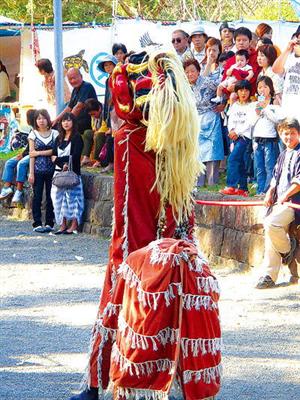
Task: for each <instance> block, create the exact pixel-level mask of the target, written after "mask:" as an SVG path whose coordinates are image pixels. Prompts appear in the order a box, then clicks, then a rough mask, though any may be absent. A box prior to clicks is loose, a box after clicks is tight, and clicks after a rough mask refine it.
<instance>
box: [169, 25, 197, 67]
mask: <svg viewBox="0 0 300 400" xmlns="http://www.w3.org/2000/svg"><path fill="white" fill-rule="evenodd" d="M172 44H173V46H174V49H175V51H176V53H177V55H178V56H179V58H180V59H181V61H182V62H183V63H184V62H185V61H187V60H188V59H191V58H194V57H193V54H192V52H191V49H190V47H189V35H188V34H187V33H186V32H185V31H183V30H181V29H177V30H176V31H174V32H173V33H172Z"/></svg>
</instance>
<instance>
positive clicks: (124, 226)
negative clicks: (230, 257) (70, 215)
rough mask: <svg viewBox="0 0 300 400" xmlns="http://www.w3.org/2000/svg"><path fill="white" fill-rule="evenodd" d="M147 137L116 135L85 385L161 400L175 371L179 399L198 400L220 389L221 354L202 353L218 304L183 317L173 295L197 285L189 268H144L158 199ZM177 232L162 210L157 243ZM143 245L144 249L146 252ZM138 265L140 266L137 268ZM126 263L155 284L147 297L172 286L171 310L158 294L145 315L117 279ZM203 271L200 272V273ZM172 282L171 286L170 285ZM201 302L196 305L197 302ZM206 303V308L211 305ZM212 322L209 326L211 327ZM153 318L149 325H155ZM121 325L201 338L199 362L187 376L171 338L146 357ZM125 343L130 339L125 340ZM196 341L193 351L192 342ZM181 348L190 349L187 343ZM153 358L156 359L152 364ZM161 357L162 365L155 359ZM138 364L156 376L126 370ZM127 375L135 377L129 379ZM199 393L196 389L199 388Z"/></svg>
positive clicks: (129, 132) (140, 132) (138, 129)
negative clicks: (110, 218) (107, 239)
mask: <svg viewBox="0 0 300 400" xmlns="http://www.w3.org/2000/svg"><path fill="white" fill-rule="evenodd" d="M145 135H146V128H145V127H143V126H136V125H133V124H124V125H123V126H122V127H121V128H120V130H119V131H118V132H117V135H116V137H115V161H114V163H115V165H114V170H115V179H114V225H113V236H112V241H111V245H110V252H109V263H108V266H107V271H106V276H105V281H104V286H103V290H102V293H101V298H100V305H99V311H98V316H97V320H96V323H95V325H94V328H93V335H92V339H91V351H90V359H89V365H88V370H87V374H86V379H85V383H86V385H88V386H90V387H99V389H100V390H101V389H106V388H107V386H108V384H109V381H110V378H112V380H113V381H114V384H115V386H116V387H117V388H119V389H118V390H119V392H118V396H119V397H118V398H120V399H122V398H123V394H124V395H126V393H125V392H124V393H123V392H122V390H133V389H135V390H137V389H141V390H144V389H146V390H148V389H149V390H150V391H151V393H154V394H155V396H156V397H153V398H162V399H163V398H165V397H163V396H165V395H166V393H167V392H168V391H169V389H170V386H171V382H172V379H173V377H174V376H175V375H174V374H176V373H179V375H178V376H179V379H180V381H181V383H182V385H183V386H182V388H183V389H182V390H183V392H184V393H186V394H185V398H186V399H189V400H192V399H193V400H196V399H200V398H205V397H209V396H211V395H214V394H215V393H216V392H217V391H218V388H219V376H220V374H219V372H220V366H219V358H220V352H219V350H218V351H217V353H216V355H215V354H214V355H213V356H212V353H211V352H209V351H207V349H206V348H205V346H206V345H205V344H203V343H206V342H205V340H206V341H207V343H210V344H209V346H213V343H215V342H217V339H218V338H219V339H218V340H220V332H219V324H218V322H217V321H218V319H217V320H216V318H217V317H216V316H217V306H216V301H217V298H216V297H215V298H214V299H213V300H211V301H213V304H214V305H215V306H214V308H213V309H208V310H207V312H205V313H204V309H203V308H202V309H201V307H200V308H199V310H196V309H195V310H193V309H191V310H189V312H188V313H187V312H186V311H185V307H183V303H184V301H185V300H184V298H183V297H182V295H181V294H180V292H176V289H178V287H179V286H180V287H181V289H180V290H181V291H182V290H183V288H184V290H187V293H189V290H191V293H194V292H195V290H196V289H195V287H194V288H190V285H192V286H193V285H195V282H196V281H197V279H196V278H197V277H198V276H197V277H196V276H193V273H191V275H190V277H188V274H189V271H190V270H189V269H187V268H184V267H183V266H181V267H180V268H176V269H172V268H171V269H170V268H169V271H168V273H167V274H165V275H164V276H163V275H160V273H161V272H162V271H163V270H164V269H161V268H160V267H159V266H157V268H158V270H157V271H156V270H154V269H153V266H151V265H150V264H151V263H150V264H149V260H148V258H149V254H150V253H149V251H150V250H149V249H148V248H149V246H150V247H151V242H154V241H155V240H156V239H157V237H158V228H159V227H158V224H159V215H158V210H159V207H160V198H159V194H158V192H157V191H156V190H155V189H153V185H154V182H155V154H154V153H153V152H145V149H144V146H145ZM175 230H176V223H175V220H174V218H173V215H172V210H171V208H170V207H167V208H166V218H165V226H164V230H163V237H165V238H171V237H174V235H175ZM163 240H167V242H166V243H165V245H166V246H167V248H169V247H170V245H171V246H175V247H176V246H179V247H176V249H179V248H181V249H182V248H183V247H185V246H187V247H188V246H190V245H189V244H188V243H187V242H180V244H178V243H179V242H178V241H176V240H175V241H174V243H173V242H172V243H170V242H169V240H170V239H163ZM154 243H156V242H154ZM163 243H164V242H163ZM149 244H150V245H149ZM147 245H149V246H148V247H146V246H147ZM180 246H181V247H180ZM140 249H141V250H140ZM145 249H148V250H145ZM138 250H140V251H141V253H139V252H138ZM151 251H152V250H151ZM193 252H194V253H193V254H194V256H195V248H193ZM151 254H152V253H151ZM131 256H132V257H137V261H134V258H133V259H132V258H131ZM194 256H193V257H194ZM195 257H196V256H195ZM132 260H133V261H132ZM140 260H144V261H143V262H142V263H140ZM131 262H133V264H134V268H133V270H134V273H135V274H136V275H137V276H139V280H140V282H142V283H141V284H144V282H145V278H146V277H147V276H148V275H147V274H148V273H149V274H150V275H149V279H150V281H151V282H152V284H153V285H156V287H155V290H154V292H153V293H156V292H157V291H158V292H160V291H162V292H164V291H165V288H166V287H169V286H170V285H171V286H170V288H171V289H172V288H173V286H174V288H173V289H174V290H175V293H173V294H174V296H175V297H174V298H173V297H172V302H170V304H171V305H170V304H169V305H167V304H164V303H163V302H162V300H161V298H162V296H159V297H160V300H159V301H160V303H159V304H160V305H159V312H158V308H157V307H155V308H153V307H150V308H149V309H147V306H146V307H144V305H143V303H141V302H140V300H139V298H138V297H139V294H138V292H137V288H136V287H134V285H133V286H132V285H131V284H129V286H128V284H125V283H126V276H124V274H122V268H124V263H125V264H126V265H131ZM180 263H181V264H180V265H183V264H182V262H180ZM206 268H207V267H206V266H205V271H206ZM153 272H154V273H153ZM206 273H207V274H209V271H208V270H207V271H206ZM147 279H148V278H147ZM147 279H146V281H147ZM212 279H213V278H212ZM155 282H156V283H155ZM173 282H175V284H174V285H173ZM160 284H161V285H162V286H161V287H160V286H159V285H160ZM152 289H153V288H152ZM152 289H151V290H152ZM160 289H162V290H160ZM166 290H167V289H166ZM146 291H147V290H146ZM195 295H196V296H198V297H199V292H197V291H196V292H195ZM150 297H151V296H150ZM154 297H155V296H154ZM156 297H157V295H156ZM211 298H212V297H211ZM199 301H200V302H201V300H199ZM203 301H204V300H203ZM207 301H208V302H210V300H207ZM192 308H193V307H192ZM180 310H182V311H180ZM120 312H121V314H120ZM131 313H133V314H131ZM122 318H123V319H122ZM211 318H212V319H213V321H214V322H213V323H212V322H211ZM151 320H152V321H153V320H155V324H154V325H153V326H152V324H151ZM194 321H199V323H194ZM192 322H193V323H192ZM122 323H123V325H122ZM120 324H121V325H120ZM124 324H125V325H124ZM126 324H127V325H128V326H130V327H132V329H133V333H136V334H137V335H139V334H140V333H142V334H145V335H146V336H157V334H159V332H160V331H163V330H164V329H165V328H166V327H169V332H170V333H171V334H173V336H174V335H175V334H174V332H175V331H176V330H177V331H178V332H179V330H180V332H181V333H180V335H181V336H182V337H183V338H186V339H191V341H190V342H189V343H194V342H193V341H192V340H194V339H195V338H199V339H201V338H202V339H203V340H204V342H203V341H202V342H201V340H199V343H201V345H202V347H201V348H202V349H204V350H203V351H202V355H201V356H199V357H196V358H194V359H192V361H191V362H190V363H189V366H188V368H190V367H191V368H192V369H191V370H189V369H188V368H187V366H186V358H189V356H187V357H183V353H182V351H181V350H180V347H181V343H182V345H183V344H184V342H182V341H180V340H179V338H178V337H176V338H175V337H174V340H172V342H167V343H166V344H165V345H163V346H161V345H159V343H158V344H157V347H158V350H153V349H151V350H149V347H148V348H147V349H148V350H149V351H146V352H145V351H141V350H140V349H139V348H136V349H132V343H128V341H127V339H126V338H125V339H124V341H122V340H121V338H122V333H121V332H122V329H125V330H126V329H127V328H124V326H127V325H126ZM179 325H180V326H179ZM200 327H201V330H200ZM128 329H129V328H128ZM201 335H202V336H201ZM133 336H134V335H133ZM125 337H127V338H128V334H127V335H125ZM135 337H138V336H135ZM211 338H212V339H216V340H215V341H212V342H209V341H208V340H210V339H211ZM116 339H117V342H116ZM175 339H176V340H175ZM154 340H155V339H154ZM195 343H196V344H195V346H196V347H197V346H198V345H197V343H198V342H195ZM218 343H219V342H218ZM187 346H188V347H189V346H190V344H188V345H187ZM203 346H204V347H203ZM188 353H189V351H188V349H186V350H185V354H187V355H188ZM198 354H199V352H198ZM204 354H206V356H205V357H203V355H204ZM154 356H155V357H156V358H151V357H154ZM157 357H158V358H157ZM160 359H162V360H165V361H161V362H160V361H157V360H160ZM149 360H150V361H149ZM179 360H180V362H179ZM149 362H150V364H149ZM194 362H195V364H194ZM130 363H131V364H130ZM139 363H141V370H143V367H145V368H146V370H147V368H148V369H149V368H150V370H151V371H156V372H155V373H154V374H152V373H151V374H148V373H147V374H141V376H143V379H142V380H139V379H137V375H139V374H140V372H141V370H140V369H139V368H137V369H136V370H135V372H133V371H134V370H133V369H132V368H127V366H128V365H132V367H133V366H134V365H135V364H139ZM143 363H146V364H143ZM124 365H126V368H124ZM139 365H140V364H139ZM149 365H151V367H149ZM166 366H167V367H168V368H166ZM174 366H175V368H174ZM157 367H158V368H157ZM169 367H170V368H169ZM209 368H211V370H210V371H211V372H210V373H208V369H209ZM150 370H149V371H150ZM180 371H182V372H180ZM189 371H190V372H189ZM193 371H194V372H193ZM199 371H200V372H199ZM201 371H202V372H201ZM203 371H206V372H203ZM158 372H159V373H158ZM132 373H133V375H131V374H132ZM202 374H206V375H205V376H206V378H205V380H203V379H202V378H201V376H202ZM210 380H213V383H212V384H210V383H208V381H210ZM184 381H185V383H184ZM126 382H127V383H126ZM201 387H202V389H200V388H201ZM141 393H142V392H141ZM191 393H199V395H198V394H197V397H191ZM157 396H158V397H157ZM201 396H202V397H201ZM138 397H139V396H138V392H136V393H135V398H138ZM146 398H148V397H146Z"/></svg>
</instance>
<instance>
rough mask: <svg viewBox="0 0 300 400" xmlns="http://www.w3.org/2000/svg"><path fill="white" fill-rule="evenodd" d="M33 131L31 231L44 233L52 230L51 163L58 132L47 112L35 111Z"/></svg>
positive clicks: (30, 175)
mask: <svg viewBox="0 0 300 400" xmlns="http://www.w3.org/2000/svg"><path fill="white" fill-rule="evenodd" d="M33 127H34V129H33V131H32V132H31V133H30V134H29V136H28V140H29V155H30V164H29V178H28V181H29V183H31V184H32V185H33V200H32V216H33V224H32V226H33V230H34V231H35V232H39V233H46V232H50V231H52V230H53V226H54V213H53V205H52V201H51V196H50V192H51V186H52V176H53V173H54V164H53V162H52V161H51V155H52V151H53V146H54V141H55V138H56V137H57V135H58V132H57V131H55V130H54V129H51V119H50V115H49V113H48V111H46V110H37V111H36V112H35V115H34V125H33ZM44 187H45V190H46V215H45V219H46V220H45V226H43V224H42V212H41V205H42V198H43V191H44Z"/></svg>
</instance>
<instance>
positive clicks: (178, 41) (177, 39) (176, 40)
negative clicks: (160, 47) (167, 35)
mask: <svg viewBox="0 0 300 400" xmlns="http://www.w3.org/2000/svg"><path fill="white" fill-rule="evenodd" d="M181 40H182V39H180V38H176V39H172V43H173V44H174V43H181Z"/></svg>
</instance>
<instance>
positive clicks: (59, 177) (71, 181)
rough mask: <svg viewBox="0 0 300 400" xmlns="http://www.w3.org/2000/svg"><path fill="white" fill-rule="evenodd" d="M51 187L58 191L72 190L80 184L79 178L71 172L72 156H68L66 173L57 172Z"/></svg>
mask: <svg viewBox="0 0 300 400" xmlns="http://www.w3.org/2000/svg"><path fill="white" fill-rule="evenodd" d="M52 183H53V185H55V186H56V187H58V188H59V189H72V188H73V187H75V186H78V185H79V183H80V179H79V176H78V175H77V174H75V172H74V171H73V165H72V156H69V166H68V171H60V172H58V173H57V174H56V175H55V176H54V177H53V179H52Z"/></svg>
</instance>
